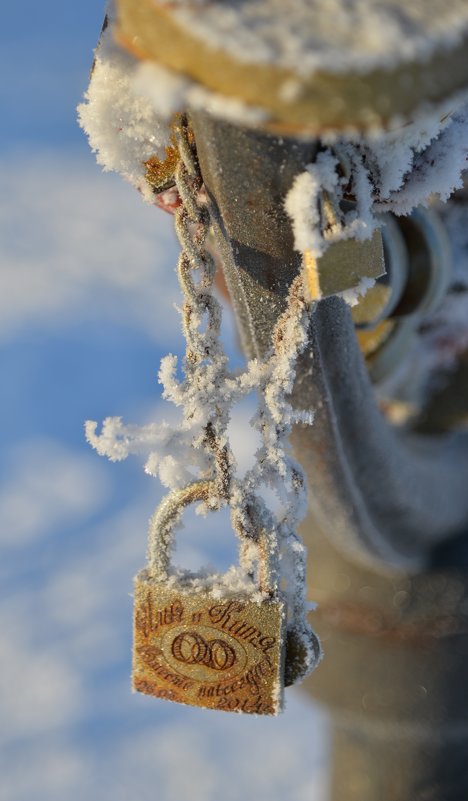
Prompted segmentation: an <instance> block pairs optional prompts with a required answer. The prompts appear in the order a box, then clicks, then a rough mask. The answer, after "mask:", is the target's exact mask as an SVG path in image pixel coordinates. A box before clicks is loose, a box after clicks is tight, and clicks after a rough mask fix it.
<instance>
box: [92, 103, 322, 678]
mask: <svg viewBox="0 0 468 801" xmlns="http://www.w3.org/2000/svg"><path fill="white" fill-rule="evenodd" d="M177 141H178V147H179V153H180V162H179V165H178V168H177V172H176V184H177V189H178V192H179V195H180V198H181V207H180V209H179V210H178V212H177V217H176V230H177V233H178V236H179V240H180V244H181V254H180V257H179V262H178V276H179V282H180V286H181V289H182V293H183V298H184V302H183V309H182V318H183V331H184V335H185V337H186V342H187V347H186V355H185V362H184V373H185V378H184V379H183V380H182V381H181V380H179V378H178V377H177V375H176V369H177V358H176V357H175V356H171V355H169V356H166V357H165V358H164V359H163V360H162V362H161V369H160V381H161V383H162V384H163V387H164V393H163V394H164V397H165V398H166V399H168V400H170V401H172V402H173V403H175V404H176V405H177V406H179V407H180V408H181V409H182V412H183V419H182V421H181V423H180V425H179V426H178V427H177V428H176V429H174V427H173V426H169V425H167V424H164V423H163V424H159V425H156V424H150V425H149V426H146V427H138V426H124V425H123V424H122V421H121V420H120V418H108V419H107V420H106V421H105V422H104V425H103V430H102V434H101V435H100V436H96V433H95V429H96V424H94V423H89V424H88V425H87V436H88V440H89V441H90V443H91V444H92V445H93V446H94V447H95V448H96V449H97V450H98V451H99V452H100V453H102V454H106V455H108V456H109V457H110V458H111V459H123V458H125V457H126V456H127V455H128V454H129V453H144V452H145V451H146V453H148V454H149V456H148V460H147V463H146V470H147V472H150V473H152V474H155V475H159V477H160V479H161V481H162V482H163V484H165V486H167V487H168V489H169V492H168V494H167V495H166V497H165V498H164V499H163V501H162V502H161V504H160V505H159V507H158V509H157V510H156V512H155V514H154V515H153V517H152V519H151V521H150V527H149V546H148V561H149V569H150V571H151V573H152V574H153V576H154V577H160V578H161V579H163V578H167V577H168V576H169V574H170V572H171V571H170V552H171V548H172V543H173V531H174V528H175V527H176V525H177V523H178V522H179V521H180V518H181V516H182V513H183V511H184V509H185V508H186V507H187V506H188V505H189V504H193V503H198V504H201V510H202V511H203V510H205V511H211V510H216V509H220V508H221V507H223V506H225V505H227V506H229V507H230V509H231V519H232V524H233V527H234V529H235V531H236V532H237V534H238V536H239V540H240V573H239V577H240V578H241V579H242V576H244V577H245V579H248V581H250V586H251V592H252V593H255V592H258V591H260V593H261V595H262V596H263V597H264V596H265V595H269V594H274V593H275V591H276V589H277V588H278V587H279V586H280V583H281V584H282V587H283V588H284V592H285V595H286V596H287V601H288V610H289V612H288V629H289V631H291V632H294V633H295V634H296V635H297V637H298V638H299V639H300V640H301V641H303V642H304V643H305V644H306V645H305V648H306V650H307V642H308V636H309V634H310V629H309V627H308V623H307V620H306V611H307V610H306V603H305V601H306V597H305V557H306V552H305V548H304V545H303V544H302V542H301V540H300V538H299V537H298V536H297V534H296V528H297V525H298V523H299V522H300V520H301V519H302V517H303V516H304V514H305V510H306V483H305V478H304V475H303V473H302V469H301V467H300V465H298V464H296V462H295V461H294V460H293V458H292V456H291V454H290V451H289V441H288V438H289V434H290V432H291V429H292V427H293V425H295V424H296V423H302V424H310V423H311V421H312V416H313V415H312V414H311V413H310V412H301V411H297V410H295V409H294V408H293V407H292V405H291V402H290V396H291V393H292V390H293V385H294V381H295V376H296V367H297V361H298V358H299V356H300V355H301V353H303V351H304V350H305V348H306V346H307V343H308V331H309V324H310V315H311V312H312V308H311V305H310V304H308V303H307V301H306V298H305V290H304V284H303V280H302V277H301V276H298V277H297V278H296V279H295V280H294V282H293V283H292V285H291V287H290V292H289V296H288V300H287V303H286V307H285V310H284V312H283V314H282V315H281V317H280V318H279V320H278V322H277V325H276V328H275V331H274V334H273V338H272V342H271V347H270V349H269V351H268V352H267V353H266V354H265V357H264V358H263V359H262V360H257V359H253V360H251V361H250V362H248V364H247V365H246V368H245V370H244V371H243V372H241V373H231V372H229V369H228V359H227V356H226V355H225V353H224V351H223V348H222V345H221V343H220V337H219V334H220V325H221V307H220V305H219V303H218V301H217V300H216V298H215V297H214V296H213V294H212V290H213V281H214V272H215V266H214V262H213V259H212V258H211V256H210V255H209V253H208V252H207V250H206V246H205V242H206V238H207V235H208V232H209V227H210V216H209V209H208V207H207V205H206V204H205V202H204V198H203V193H202V186H203V180H202V176H201V174H200V169H199V166H198V160H197V155H196V150H195V144H194V141H193V138H192V135H191V132H190V129H189V127H188V124H187V120H185V119H182V121H181V124H180V126H179V130H178V131H177ZM252 392H255V393H256V394H257V411H256V413H255V415H254V417H253V419H252V421H251V424H252V426H253V427H254V428H256V429H257V431H258V432H259V435H260V442H261V444H260V447H259V448H258V450H257V452H256V454H255V459H254V463H253V465H252V467H251V468H250V469H249V470H248V471H247V473H246V474H245V475H244V476H239V475H237V474H236V471H235V459H234V455H233V452H232V448H231V444H230V442H229V438H228V435H227V427H228V424H229V420H230V414H231V410H232V408H233V406H234V405H235V404H236V403H238V402H239V401H241V400H242V399H243V398H245V397H246V396H247V395H249V394H250V393H252ZM266 491H273V492H274V493H275V494H276V496H277V498H278V501H279V505H280V508H279V509H277V510H273V509H272V508H271V505H270V503H267V502H266V500H265V494H266ZM283 580H284V581H283ZM309 639H310V638H309ZM310 664H312V657H311V661H310Z"/></svg>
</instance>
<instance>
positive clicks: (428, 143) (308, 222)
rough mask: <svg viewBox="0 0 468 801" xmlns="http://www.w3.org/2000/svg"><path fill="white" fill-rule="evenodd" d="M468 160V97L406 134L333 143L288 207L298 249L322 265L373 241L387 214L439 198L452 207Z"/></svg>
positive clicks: (297, 185) (299, 180) (300, 179)
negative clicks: (329, 209)
mask: <svg viewBox="0 0 468 801" xmlns="http://www.w3.org/2000/svg"><path fill="white" fill-rule="evenodd" d="M467 158H468V103H467V102H466V96H465V97H464V98H463V102H460V104H459V106H458V107H457V108H456V109H455V110H453V109H452V110H450V111H445V112H444V113H442V112H441V111H438V112H437V113H433V114H432V115H428V116H425V117H421V118H420V119H418V120H417V121H415V122H414V123H412V124H411V125H407V126H404V127H403V128H401V129H399V130H391V131H387V132H380V133H376V132H374V133H373V134H370V135H367V136H365V137H364V136H363V137H354V138H353V139H352V140H349V139H348V140H345V139H334V140H333V141H331V140H330V141H329V144H328V145H327V146H326V148H325V149H323V150H322V151H321V152H320V153H319V154H318V156H317V158H316V160H315V162H314V163H312V164H309V165H308V166H307V168H306V170H305V171H304V172H302V173H300V174H299V175H298V176H296V178H295V180H294V182H293V185H292V187H291V189H290V191H289V193H288V195H287V198H286V201H285V208H286V211H287V213H288V214H289V216H290V217H291V221H292V226H293V232H294V242H295V249H296V250H298V251H299V252H300V253H304V252H305V251H310V252H311V253H312V254H313V255H314V256H315V257H316V258H318V257H320V256H321V255H323V253H324V252H325V250H326V249H327V248H328V247H329V246H330V245H331V244H332V243H333V242H335V241H338V240H340V239H349V238H355V239H361V240H362V239H366V238H369V237H370V236H371V235H372V233H373V231H374V230H375V228H376V227H378V226H379V224H380V222H379V218H378V215H379V214H381V213H382V212H392V213H393V214H396V215H407V214H410V213H411V212H412V211H413V209H414V208H416V207H417V206H419V205H423V206H427V205H429V204H430V203H431V202H432V201H433V199H434V196H438V197H439V199H440V200H442V201H445V200H447V199H448V198H449V196H450V195H451V194H452V192H453V191H454V190H456V189H458V188H460V187H461V186H462V185H463V178H462V176H463V172H464V170H465V169H466V166H467ZM325 195H329V196H331V197H332V201H333V203H334V207H335V210H336V222H335V224H334V225H332V226H331V225H330V224H328V227H327V226H326V225H324V220H323V214H322V211H321V203H322V201H323V197H324V196H325ZM350 198H351V199H353V202H352V204H351V210H350V209H349V205H350V204H349V199H350ZM347 200H348V204H347V205H346V201H347Z"/></svg>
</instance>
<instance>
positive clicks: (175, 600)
mask: <svg viewBox="0 0 468 801" xmlns="http://www.w3.org/2000/svg"><path fill="white" fill-rule="evenodd" d="M284 627H285V609H284V603H283V601H282V600H281V598H280V597H274V598H271V599H268V600H265V601H263V602H262V603H255V602H254V601H252V600H251V599H250V598H249V597H248V596H245V597H243V596H242V595H240V596H238V595H236V597H235V599H232V600H223V601H219V600H215V599H214V598H213V597H212V596H211V597H210V596H209V595H208V594H204V593H200V592H198V593H197V592H195V591H194V590H190V589H187V588H184V587H183V586H178V587H177V586H176V587H175V588H174V587H168V586H167V584H164V583H160V582H154V581H152V580H151V578H150V577H149V576H148V575H147V573H146V572H145V571H143V572H142V573H140V574H139V575H138V576H137V579H136V582H135V618H134V653H133V688H134V689H135V690H137V691H138V692H142V693H145V694H147V695H152V696H155V697H156V698H163V699H167V700H170V701H176V702H178V703H182V704H190V705H192V706H200V707H206V708H209V709H220V710H223V711H225V712H244V713H250V714H256V715H276V714H278V712H279V711H280V709H281V705H282V685H283V674H284V646H285V631H284Z"/></svg>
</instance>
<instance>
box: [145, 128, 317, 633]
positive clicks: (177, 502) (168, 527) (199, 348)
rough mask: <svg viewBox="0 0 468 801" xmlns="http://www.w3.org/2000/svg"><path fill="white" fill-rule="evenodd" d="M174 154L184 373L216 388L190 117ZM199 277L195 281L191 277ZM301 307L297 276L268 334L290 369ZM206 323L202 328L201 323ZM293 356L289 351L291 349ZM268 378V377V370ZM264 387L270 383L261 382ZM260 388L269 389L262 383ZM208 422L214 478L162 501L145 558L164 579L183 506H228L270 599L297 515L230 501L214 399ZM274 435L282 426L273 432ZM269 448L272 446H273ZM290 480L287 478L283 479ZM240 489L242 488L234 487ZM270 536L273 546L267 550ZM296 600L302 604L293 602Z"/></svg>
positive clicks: (208, 268)
mask: <svg viewBox="0 0 468 801" xmlns="http://www.w3.org/2000/svg"><path fill="white" fill-rule="evenodd" d="M175 135H176V141H177V146H178V149H179V155H180V159H179V163H178V166H177V169H176V173H175V182H176V186H177V189H178V192H179V195H180V199H181V206H180V207H179V209H178V210H177V213H176V220H175V223H176V232H177V235H178V238H179V242H180V245H181V253H180V256H179V261H178V265H177V272H178V278H179V283H180V286H181V290H182V293H183V297H184V302H183V308H182V321H183V332H184V335H185V339H186V343H187V346H186V354H185V372H186V376H187V380H188V382H189V383H190V382H193V385H194V386H195V387H196V386H199V384H200V374H202V373H203V371H204V370H213V367H215V377H216V379H217V381H218V382H219V384H220V385H221V384H222V383H223V382H226V380H228V379H230V378H232V376H231V375H230V374H229V373H228V370H227V359H226V357H225V355H224V352H223V349H222V345H221V343H220V339H219V334H220V327H221V306H220V304H219V302H218V301H217V299H216V298H215V297H214V295H213V294H212V289H213V283H214V276H215V263H214V260H213V258H212V256H211V255H210V254H209V253H208V251H207V249H206V244H205V243H206V239H207V236H208V233H209V229H210V215H209V210H208V207H207V206H206V205H205V204H204V202H203V200H202V198H201V190H202V187H203V178H202V175H201V172H200V167H199V164H198V159H197V154H196V148H195V142H194V139H193V134H192V133H191V130H190V127H189V123H188V120H187V117H182V118H181V120H180V123H179V125H178V127H177V128H176V131H175ZM195 276H196V277H195ZM303 304H304V286H303V283H302V279H301V278H300V277H298V278H297V279H296V280H295V281H294V284H293V286H292V287H291V292H290V298H289V302H288V305H287V308H286V310H285V312H284V313H283V314H282V315H281V317H280V319H279V320H278V324H277V326H276V329H275V332H274V336H273V350H272V355H271V356H270V359H271V360H272V365H273V362H274V359H275V358H277V357H278V356H281V355H283V354H284V353H285V348H287V347H288V348H289V350H288V360H289V362H290V367H291V369H292V370H293V369H294V364H295V360H296V357H297V352H298V348H299V341H296V340H295V337H294V336H293V338H292V340H293V341H292V342H290V344H289V345H288V346H287V345H286V340H287V338H288V337H287V335H286V332H287V329H288V326H290V325H291V321H293V322H294V320H296V319H298V317H299V316H300V313H301V311H300V310H301V308H303ZM205 319H207V321H206V324H205V327H204V329H203V328H202V325H203V322H204V320H205ZM296 336H297V335H296ZM289 351H290V352H289ZM289 362H288V363H289ZM265 375H268V370H267V371H266V373H265ZM265 380H266V381H267V383H268V379H267V378H266V379H265ZM261 389H262V390H263V391H265V390H266V385H265V386H261ZM209 405H210V406H211V408H210V409H209V411H208V417H209V419H208V422H207V424H206V426H205V434H204V437H203V440H202V441H201V446H202V447H203V448H204V449H205V450H206V452H207V453H208V454H210V455H211V457H212V460H213V464H214V468H215V476H214V477H212V476H208V477H203V478H201V479H200V480H198V481H194V482H192V483H191V484H190V485H189V486H187V487H185V488H183V489H181V490H174V491H173V492H171V493H169V495H168V496H166V498H164V499H163V501H162V503H161V504H160V506H159V508H158V509H157V511H156V513H155V514H154V516H153V518H152V520H151V522H150V532H149V550H148V561H149V567H150V571H151V572H152V574H153V575H154V577H155V578H158V579H161V580H164V579H165V578H166V577H167V574H168V569H169V550H170V546H171V542H172V530H173V528H174V525H175V524H176V522H177V520H178V519H180V516H181V514H182V511H183V509H184V508H185V507H186V506H188V505H189V504H191V503H194V502H197V501H202V502H204V503H205V504H207V505H208V506H209V507H210V508H211V509H214V510H216V509H219V508H221V506H223V505H225V504H227V505H230V506H231V509H232V514H231V520H232V524H233V526H234V528H235V530H236V531H237V534H238V535H239V538H240V555H241V562H242V554H243V553H245V554H247V556H246V560H245V562H246V564H247V563H248V562H249V560H250V559H251V556H249V553H250V554H251V547H250V546H251V544H252V543H255V545H256V546H257V548H258V552H259V557H260V558H259V575H258V582H259V586H260V588H261V590H262V591H263V592H266V593H269V594H273V593H274V592H275V590H276V588H277V586H278V581H279V562H278V558H277V556H276V557H275V556H274V552H275V551H277V549H278V547H279V542H278V540H277V534H278V531H279V529H280V527H281V525H282V528H283V529H284V528H285V527H288V528H289V526H288V523H289V522H290V523H291V535H293V529H294V523H295V521H294V520H293V519H292V518H293V517H294V514H291V512H292V510H291V509H289V510H287V512H286V516H285V518H284V520H283V521H282V524H277V523H275V522H274V518H273V516H272V515H271V513H270V512H269V511H268V510H267V509H266V507H265V504H264V502H263V500H262V499H261V498H260V497H258V496H257V495H256V494H255V493H253V492H252V491H249V492H247V491H245V490H242V492H241V496H242V497H241V498H239V493H238V494H237V498H236V503H235V504H233V503H232V499H231V491H232V487H233V484H234V476H233V473H234V468H233V465H234V463H235V462H234V458H233V454H232V450H231V446H230V444H229V441H228V438H227V437H226V428H227V423H228V420H227V419H225V416H224V415H223V413H222V411H221V409H220V406H219V404H217V403H216V400H214V401H213V402H212V403H211V404H209ZM276 436H277V437H279V436H280V433H279V429H277V430H276ZM265 444H266V443H265ZM270 445H271V443H270ZM287 478H288V477H287V476H286V475H285V476H284V479H285V480H287ZM289 478H290V480H291V486H292V489H293V492H294V493H295V495H296V496H297V499H298V501H299V498H300V496H301V495H303V493H304V491H305V490H304V481H303V476H302V475H301V473H300V472H299V470H298V469H296V468H295V467H292V468H291V473H290V476H289ZM237 488H239V485H238V483H237ZM272 538H273V540H274V541H275V542H276V546H274V545H272ZM296 551H297V552H296V553H295V556H294V562H295V567H296V573H297V575H298V576H299V577H300V579H301V581H302V583H304V575H305V564H304V556H303V554H302V553H301V551H300V549H296ZM298 601H299V603H298ZM301 603H302V594H301V592H299V593H298V594H297V595H296V599H295V602H294V603H293V605H292V610H291V611H292V614H293V618H299V617H300V616H301V614H302V608H300V607H301Z"/></svg>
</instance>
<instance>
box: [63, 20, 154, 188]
mask: <svg viewBox="0 0 468 801" xmlns="http://www.w3.org/2000/svg"><path fill="white" fill-rule="evenodd" d="M137 65H138V62H136V61H135V60H134V59H133V58H132V57H131V56H130V55H128V54H127V53H125V52H124V51H122V50H121V49H120V48H118V47H117V46H116V45H115V44H114V42H113V39H112V34H111V30H110V27H108V28H107V29H106V30H105V31H104V33H103V34H102V37H101V41H100V43H99V45H98V48H97V51H96V56H95V62H94V66H93V70H92V75H91V80H90V84H89V87H88V90H87V92H86V94H85V96H84V102H83V103H81V104H80V105H79V106H78V119H79V123H80V125H81V127H82V128H83V129H84V131H85V133H86V134H87V136H88V138H89V143H90V146H91V149H92V150H93V151H94V152H95V153H96V160H97V162H98V164H100V165H101V166H102V167H103V168H104V170H106V171H115V172H118V173H120V174H121V175H123V176H124V178H126V179H127V180H128V181H130V183H132V184H133V185H134V186H135V187H136V188H137V189H138V190H139V191H140V192H141V193H142V195H143V197H144V198H145V200H147V201H148V202H153V200H154V198H153V192H152V189H151V187H150V186H149V184H148V183H147V182H146V180H145V172H146V167H145V164H144V162H145V161H147V160H148V159H150V158H151V157H152V156H156V158H164V157H165V148H166V147H167V146H168V144H169V133H168V126H167V123H166V120H165V119H164V114H163V113H161V112H160V111H155V109H154V106H153V104H152V102H151V100H150V99H148V97H146V96H145V95H143V94H141V93H139V92H138V91H135V88H134V86H133V75H134V73H135V71H136V69H137V68H138V67H137Z"/></svg>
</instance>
